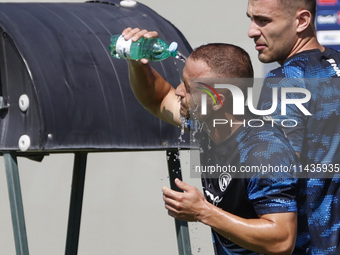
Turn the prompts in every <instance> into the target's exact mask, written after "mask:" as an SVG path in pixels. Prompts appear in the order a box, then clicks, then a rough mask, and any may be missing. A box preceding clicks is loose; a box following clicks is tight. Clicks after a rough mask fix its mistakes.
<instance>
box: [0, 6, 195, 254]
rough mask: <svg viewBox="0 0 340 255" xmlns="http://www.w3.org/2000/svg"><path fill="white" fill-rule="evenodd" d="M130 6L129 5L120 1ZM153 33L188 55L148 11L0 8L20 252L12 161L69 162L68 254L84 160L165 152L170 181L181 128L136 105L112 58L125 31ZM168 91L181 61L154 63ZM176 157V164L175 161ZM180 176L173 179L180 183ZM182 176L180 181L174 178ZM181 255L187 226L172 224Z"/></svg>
mask: <svg viewBox="0 0 340 255" xmlns="http://www.w3.org/2000/svg"><path fill="white" fill-rule="evenodd" d="M123 2H127V1H123ZM128 26H131V27H141V28H146V29H149V30H157V31H159V32H160V35H159V36H160V38H162V39H164V40H165V41H166V42H168V43H170V42H172V41H176V42H177V43H178V45H179V51H180V52H181V53H182V54H183V55H185V56H188V55H189V54H190V51H191V48H190V45H189V44H188V43H187V41H186V40H185V38H184V36H183V35H182V34H181V32H180V31H179V30H178V29H176V28H175V27H174V26H173V25H172V24H171V23H170V22H168V21H167V20H165V19H164V18H162V17H160V16H159V15H158V14H157V13H156V12H154V11H153V10H151V9H150V8H148V7H146V6H144V5H142V4H140V3H137V4H136V5H135V6H131V7H127V6H126V5H124V6H123V5H121V2H120V1H118V0H107V1H88V2H84V3H0V33H1V34H0V35H1V39H0V76H1V84H0V153H1V154H2V155H3V156H4V159H5V164H6V174H7V182H8V189H9V196H10V203H11V211H12V221H13V230H14V237H15V244H16V250H17V254H28V253H29V251H28V244H27V238H26V230H25V221H24V214H23V206H22V199H21V190H20V182H19V175H18V167H17V156H25V157H31V158H35V159H37V158H42V157H43V156H44V155H47V154H50V153H64V152H72V153H74V154H75V161H74V173H73V182H72V191H71V201H70V211H69V222H68V232H67V240H66V248H65V254H72V255H74V254H77V248H78V238H79V226H80V218H81V209H82V196H83V189H84V179H85V169H86V159H87V153H89V152H105V151H122V150H131V151H138V150H167V151H168V153H169V155H170V157H169V173H170V178H171V180H173V179H174V178H175V177H176V176H174V174H175V173H178V174H179V175H180V171H170V170H172V169H174V168H176V169H179V168H180V162H179V161H178V159H177V157H176V153H177V151H178V148H180V147H181V148H189V139H188V137H187V138H186V139H184V140H185V141H186V142H181V143H180V144H179V141H178V137H179V132H180V130H179V129H178V128H176V127H172V126H170V125H168V124H166V123H164V122H162V121H160V120H159V119H157V118H155V117H154V116H152V115H151V114H150V113H148V112H147V111H146V110H145V109H144V108H143V107H142V106H141V105H140V104H139V103H138V102H137V101H136V99H135V97H134V95H133V93H132V91H131V89H130V86H129V80H128V68H127V61H125V60H118V59H115V58H113V57H111V56H110V52H109V49H108V47H109V44H110V37H111V36H112V35H113V34H119V33H121V31H122V30H123V29H124V28H126V27H128ZM152 65H153V67H154V68H156V69H157V70H158V72H159V73H161V74H162V75H163V77H165V78H166V79H167V80H168V81H169V82H170V83H171V84H173V85H177V84H179V83H180V81H181V73H182V69H183V66H184V63H183V62H181V61H180V60H177V59H175V58H168V59H166V60H164V61H162V62H157V63H152ZM174 159H175V161H174ZM177 177H178V176H177ZM179 177H180V176H179ZM176 227H177V234H178V245H179V253H180V254H191V252H190V242H189V237H188V231H187V225H186V224H185V223H184V222H179V221H176Z"/></svg>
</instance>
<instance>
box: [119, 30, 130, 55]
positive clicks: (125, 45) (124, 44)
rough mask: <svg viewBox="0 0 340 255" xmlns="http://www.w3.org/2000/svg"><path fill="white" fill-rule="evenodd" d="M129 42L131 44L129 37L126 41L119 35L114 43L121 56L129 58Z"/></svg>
mask: <svg viewBox="0 0 340 255" xmlns="http://www.w3.org/2000/svg"><path fill="white" fill-rule="evenodd" d="M131 44H132V40H131V39H130V40H127V41H126V40H125V39H124V37H123V36H122V35H121V36H119V37H118V39H117V43H116V52H117V54H118V55H119V56H121V57H123V58H129V57H130V48H131Z"/></svg>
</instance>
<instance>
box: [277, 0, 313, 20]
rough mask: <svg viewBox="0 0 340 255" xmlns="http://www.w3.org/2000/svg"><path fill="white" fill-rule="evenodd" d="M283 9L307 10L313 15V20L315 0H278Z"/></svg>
mask: <svg viewBox="0 0 340 255" xmlns="http://www.w3.org/2000/svg"><path fill="white" fill-rule="evenodd" d="M278 2H279V3H280V4H281V5H282V6H283V8H284V10H287V11H289V10H291V11H294V12H295V11H296V10H298V9H300V8H303V9H306V10H308V11H309V12H310V13H311V14H312V16H313V22H314V19H315V15H316V0H278Z"/></svg>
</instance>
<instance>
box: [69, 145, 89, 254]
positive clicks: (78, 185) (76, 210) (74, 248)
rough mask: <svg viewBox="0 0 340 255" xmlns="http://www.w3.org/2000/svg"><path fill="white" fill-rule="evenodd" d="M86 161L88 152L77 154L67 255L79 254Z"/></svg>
mask: <svg viewBox="0 0 340 255" xmlns="http://www.w3.org/2000/svg"><path fill="white" fill-rule="evenodd" d="M86 161H87V153H86V152H76V153H75V157H74V166H73V177H72V190H71V200H70V209H69V218H68V229H67V239H66V248H65V255H76V254H77V253H78V243H79V232H80V221H81V211H82V206H83V194H84V184H85V172H86Z"/></svg>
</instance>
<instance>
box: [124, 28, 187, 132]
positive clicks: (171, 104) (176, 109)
mask: <svg viewBox="0 0 340 255" xmlns="http://www.w3.org/2000/svg"><path fill="white" fill-rule="evenodd" d="M122 35H123V36H124V38H125V39H126V40H128V39H132V40H133V41H137V40H138V39H139V38H141V37H146V38H151V37H158V33H157V32H155V31H151V32H150V31H147V30H140V29H138V28H135V29H132V28H127V29H125V30H124V31H123V32H122ZM129 79H130V85H131V89H132V91H133V93H134V95H135V96H136V98H137V100H138V101H139V102H140V103H141V104H142V105H143V106H144V107H145V108H146V109H147V110H148V111H150V112H151V113H152V114H154V115H155V116H157V117H158V118H160V119H162V120H164V121H166V122H168V123H170V124H173V125H176V126H179V125H181V123H182V122H181V118H180V103H179V100H178V97H177V96H176V93H175V89H174V87H172V86H171V85H170V84H169V83H168V82H167V81H166V80H164V78H163V77H162V76H161V75H160V74H159V73H158V72H157V71H156V70H155V69H153V68H152V67H151V66H150V65H149V64H148V61H147V60H146V59H142V60H140V61H135V60H129Z"/></svg>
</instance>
